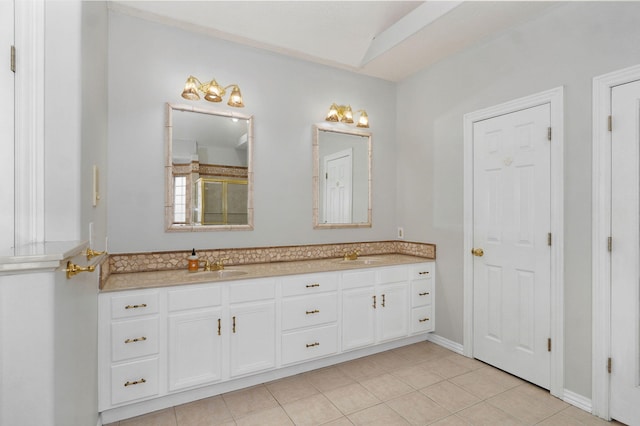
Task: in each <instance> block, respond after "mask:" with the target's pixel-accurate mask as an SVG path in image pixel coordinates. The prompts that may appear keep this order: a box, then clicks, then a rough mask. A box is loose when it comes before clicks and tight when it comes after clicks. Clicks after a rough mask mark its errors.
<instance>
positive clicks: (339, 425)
mask: <svg viewBox="0 0 640 426" xmlns="http://www.w3.org/2000/svg"><path fill="white" fill-rule="evenodd" d="M322 426H353V423H351V421H349V419H348V418H346V417H340V418H339V419H337V420H332V421H330V422H329V423H323V424H322Z"/></svg>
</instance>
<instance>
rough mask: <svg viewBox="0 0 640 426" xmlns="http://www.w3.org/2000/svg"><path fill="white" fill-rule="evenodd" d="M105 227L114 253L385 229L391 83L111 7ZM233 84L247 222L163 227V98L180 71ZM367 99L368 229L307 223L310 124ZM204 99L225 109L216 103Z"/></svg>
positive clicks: (170, 94)
mask: <svg viewBox="0 0 640 426" xmlns="http://www.w3.org/2000/svg"><path fill="white" fill-rule="evenodd" d="M108 67H109V68H108V75H109V107H108V113H109V137H108V138H109V151H108V162H109V166H108V167H109V181H108V199H109V203H108V222H109V224H108V235H109V251H110V252H112V253H124V252H143V251H160V250H187V249H190V248H191V247H196V248H223V247H259V246H274V245H295V244H314V243H317V244H321V243H335V242H349V241H375V240H388V239H393V238H394V236H395V231H394V230H395V224H396V211H395V209H394V208H393V207H392V206H390V205H389V203H388V201H387V200H388V199H389V198H390V197H394V194H395V176H396V164H395V161H394V158H395V130H396V129H395V111H396V105H395V97H396V95H395V90H396V86H395V84H393V83H390V82H386V81H383V80H379V79H375V78H369V77H363V76H360V75H356V74H353V73H350V72H345V71H341V70H336V69H333V68H330V67H325V66H320V65H316V64H312V63H309V62H304V61H300V60H295V59H291V58H287V57H284V56H280V55H276V54H273V53H269V52H265V51H262V50H258V49H253V48H248V47H243V46H239V45H236V44H233V43H230V42H226V41H222V40H219V39H214V38H211V37H208V36H205V35H201V34H194V33H189V32H185V31H182V30H179V29H176V28H172V27H168V26H165V25H160V24H157V23H153V22H148V21H145V20H141V19H139V18H134V17H130V16H126V15H122V14H120V13H117V12H111V13H110V14H109V60H108ZM191 74H192V75H194V76H196V77H198V78H200V79H202V80H205V79H210V78H214V77H215V78H216V79H217V81H218V82H219V83H220V84H223V83H224V84H225V85H227V84H231V83H237V84H239V85H240V87H241V89H242V95H243V97H244V103H245V105H246V107H245V108H243V109H242V110H241V111H242V113H245V114H251V115H253V116H254V117H255V119H254V137H255V139H254V140H255V144H254V167H255V194H254V195H255V196H254V209H255V223H254V225H255V230H253V231H241V232H239V231H236V232H229V231H226V232H215V233H210V232H204V233H203V232H199V233H165V232H164V211H163V208H164V202H165V196H164V104H165V102H172V103H183V104H184V103H188V102H190V101H187V100H184V99H182V98H181V97H180V94H181V92H182V88H183V85H184V82H185V80H186V79H187V77H188V76H189V75H191ZM334 102H336V103H338V104H347V103H349V104H351V106H352V107H353V108H358V109H359V108H365V109H366V110H367V112H368V114H369V117H370V122H371V129H370V130H371V131H372V132H373V133H374V139H373V182H374V189H373V211H374V217H373V227H372V228H371V229H351V230H314V229H313V226H312V225H313V221H312V194H311V188H312V182H311V177H312V136H313V133H312V124H314V123H318V122H321V121H322V120H323V119H324V117H325V115H326V113H327V111H328V108H329V106H330V105H331V104H332V103H334ZM196 105H198V106H201V107H212V108H216V109H221V110H227V111H229V110H233V109H232V108H230V107H227V106H226V104H225V103H221V104H211V103H208V102H206V101H203V100H201V101H197V103H196Z"/></svg>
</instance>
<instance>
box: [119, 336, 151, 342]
mask: <svg viewBox="0 0 640 426" xmlns="http://www.w3.org/2000/svg"><path fill="white" fill-rule="evenodd" d="M145 340H147V338H146V337H144V336H142V337H136V338H135V339H127V340H125V341H124V342H125V343H136V342H144V341H145Z"/></svg>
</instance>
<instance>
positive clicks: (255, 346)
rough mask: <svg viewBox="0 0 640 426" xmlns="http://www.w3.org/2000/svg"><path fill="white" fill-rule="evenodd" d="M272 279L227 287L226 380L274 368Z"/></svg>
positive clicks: (274, 311)
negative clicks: (228, 336) (227, 344)
mask: <svg viewBox="0 0 640 426" xmlns="http://www.w3.org/2000/svg"><path fill="white" fill-rule="evenodd" d="M275 286H276V284H275V279H262V280H252V281H246V282H242V281H241V282H235V283H232V284H230V285H229V321H230V324H231V333H230V346H229V350H230V376H231V377H237V376H242V375H246V374H250V373H255V372H258V371H262V370H267V369H271V368H274V367H275V366H276V339H275V338H276V325H275V322H276V302H275Z"/></svg>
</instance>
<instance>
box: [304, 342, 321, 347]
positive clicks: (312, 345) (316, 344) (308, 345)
mask: <svg viewBox="0 0 640 426" xmlns="http://www.w3.org/2000/svg"><path fill="white" fill-rule="evenodd" d="M314 346H320V343H318V342H315V343H307V347H308V348H312V347H314Z"/></svg>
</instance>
